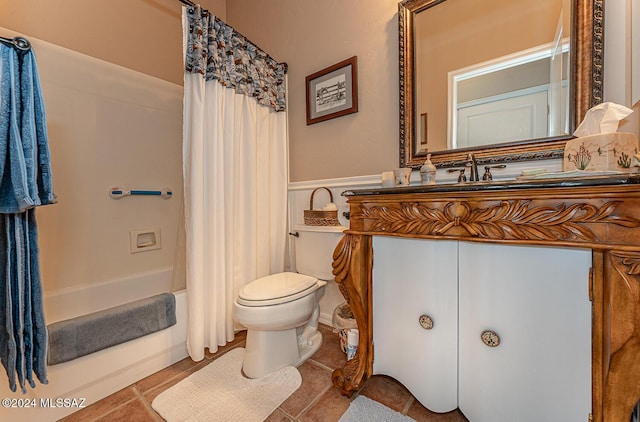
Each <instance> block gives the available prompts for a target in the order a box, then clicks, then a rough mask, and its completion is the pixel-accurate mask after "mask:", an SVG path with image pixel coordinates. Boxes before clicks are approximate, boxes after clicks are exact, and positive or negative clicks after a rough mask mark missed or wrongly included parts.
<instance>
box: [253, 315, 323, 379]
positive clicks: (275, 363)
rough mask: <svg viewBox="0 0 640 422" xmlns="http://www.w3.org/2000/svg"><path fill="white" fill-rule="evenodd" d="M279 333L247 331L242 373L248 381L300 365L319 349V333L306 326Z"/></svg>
mask: <svg viewBox="0 0 640 422" xmlns="http://www.w3.org/2000/svg"><path fill="white" fill-rule="evenodd" d="M298 331H299V329H296V328H292V329H288V330H279V331H259V330H258V331H255V330H247V342H246V346H245V351H244V358H243V362H242V371H243V372H244V374H245V375H246V376H247V377H249V378H262V377H263V376H265V375H267V374H269V373H271V372H274V371H277V370H279V369H282V368H284V367H285V366H296V367H297V366H299V365H301V364H302V363H304V362H305V361H306V360H307V359H309V358H310V357H311V356H312V355H313V354H314V353H315V352H317V351H318V349H319V348H320V346H322V333H320V332H319V331H318V330H317V328H315V327H310V326H307V327H306V328H305V329H304V331H303V332H302V333H301V334H300V335H298Z"/></svg>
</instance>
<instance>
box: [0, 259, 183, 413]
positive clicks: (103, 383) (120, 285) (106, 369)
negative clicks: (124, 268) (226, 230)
mask: <svg viewBox="0 0 640 422" xmlns="http://www.w3.org/2000/svg"><path fill="white" fill-rule="evenodd" d="M171 277H172V269H171V268H166V269H163V270H160V271H154V272H149V273H144V274H140V275H136V276H135V277H128V278H123V279H118V280H114V281H110V282H106V283H100V284H96V285H94V286H90V287H84V288H71V289H65V290H63V291H59V292H55V293H53V294H45V298H44V307H45V316H46V322H47V324H51V323H53V322H57V321H61V320H65V319H70V318H74V317H77V316H81V315H85V314H87V313H91V312H95V311H99V310H103V309H107V308H110V307H113V306H117V305H121V304H124V303H128V302H132V301H135V300H138V299H143V298H145V297H149V296H153V295H155V294H159V293H164V292H168V291H170V288H171ZM173 294H174V295H175V297H176V320H177V323H176V325H174V326H172V327H169V328H167V329H165V330H162V331H158V332H156V333H153V334H149V335H147V336H144V337H141V338H138V339H135V340H132V341H129V342H127V343H123V344H119V345H117V346H113V347H110V348H108V349H104V350H101V351H99V352H96V353H92V354H90V355H87V356H83V357H80V358H78V359H75V360H72V361H69V362H65V363H61V364H58V365H53V366H49V367H47V375H48V379H49V384H47V385H42V384H40V383H39V382H38V381H37V380H36V388H33V389H32V388H30V387H27V394H22V393H21V392H20V390H19V388H18V391H17V392H15V393H13V392H11V390H9V387H8V381H7V377H6V373H5V372H4V370H0V372H1V375H0V392H1V393H0V398H11V399H16V400H15V401H14V403H13V404H15V405H21V406H22V408H6V407H4V406H2V407H0V420H11V421H16V422H18V421H25V422H27V421H50V420H58V419H60V418H62V417H64V416H66V415H68V414H71V413H73V412H75V411H77V410H79V408H78V407H77V406H80V405H82V406H84V407H86V406H88V405H90V404H91V403H94V402H96V401H98V400H100V399H102V398H104V397H106V396H108V395H110V394H112V393H114V392H116V391H118V390H120V389H122V388H124V387H127V386H128V385H130V384H132V383H133V382H135V381H138V380H139V379H141V378H144V377H146V376H148V375H151V374H153V373H154V372H157V371H159V370H161V369H163V368H166V367H167V366H169V365H172V364H173V363H175V362H177V361H179V360H181V359H183V358H185V357H186V356H187V355H188V354H187V347H186V338H187V309H186V308H187V300H186V291H185V290H181V291H177V292H173ZM49 399H50V400H49ZM56 399H67V400H62V401H61V402H59V403H60V404H61V405H60V406H59V407H58V406H57V404H58V402H56ZM17 401H21V403H20V402H17ZM26 406H28V407H29V408H25V407H26Z"/></svg>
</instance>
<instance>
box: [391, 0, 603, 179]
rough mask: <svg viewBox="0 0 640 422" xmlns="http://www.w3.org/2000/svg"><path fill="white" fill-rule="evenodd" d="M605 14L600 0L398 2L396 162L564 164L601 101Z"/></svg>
mask: <svg viewBox="0 0 640 422" xmlns="http://www.w3.org/2000/svg"><path fill="white" fill-rule="evenodd" d="M603 14H604V11H603V1H602V0H540V2H532V1H531V0H485V1H482V2H478V1H475V0H449V1H447V0H404V1H401V2H400V3H399V4H398V23H399V40H400V43H399V45H400V49H399V56H400V166H401V167H413V168H419V167H420V166H421V165H422V164H423V163H424V161H425V159H426V155H427V153H430V154H431V160H432V161H433V162H434V164H436V166H438V167H452V166H459V165H461V164H462V163H463V161H464V160H465V158H466V156H467V154H468V153H469V152H473V153H474V154H475V155H476V158H477V160H478V162H479V163H480V164H491V163H499V162H513V161H528V160H541V159H551V158H562V156H563V149H564V144H565V143H566V141H567V140H568V139H570V138H571V137H572V135H571V134H572V133H573V131H574V129H575V127H576V126H577V123H579V122H580V121H581V120H582V117H583V116H584V114H585V112H586V111H587V110H588V109H589V108H590V107H592V106H593V105H596V104H598V103H600V102H602V66H603V30H604V22H603ZM525 75H528V76H526V77H525ZM479 116H480V117H479Z"/></svg>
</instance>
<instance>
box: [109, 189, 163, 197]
mask: <svg viewBox="0 0 640 422" xmlns="http://www.w3.org/2000/svg"><path fill="white" fill-rule="evenodd" d="M131 195H146V196H159V197H161V198H163V199H169V198H171V196H172V195H173V192H171V189H169V188H163V189H161V190H124V189H122V188H119V187H113V188H111V189H109V196H110V197H111V198H113V199H121V198H124V197H125V196H131Z"/></svg>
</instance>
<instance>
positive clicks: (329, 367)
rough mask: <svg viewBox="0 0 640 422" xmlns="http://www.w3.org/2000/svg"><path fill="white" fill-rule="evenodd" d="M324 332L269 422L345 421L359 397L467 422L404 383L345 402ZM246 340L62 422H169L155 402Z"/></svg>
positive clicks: (384, 384) (336, 355)
mask: <svg viewBox="0 0 640 422" xmlns="http://www.w3.org/2000/svg"><path fill="white" fill-rule="evenodd" d="M320 330H321V331H322V334H323V336H324V343H323V345H322V348H321V349H320V350H319V351H318V352H317V353H316V354H315V355H314V356H312V357H311V359H309V360H307V361H306V362H305V363H304V364H302V365H301V366H300V367H299V368H298V369H299V371H300V374H301V375H302V385H301V386H300V388H299V389H298V390H297V391H296V392H294V393H293V394H292V395H291V396H290V397H289V398H288V399H287V400H285V401H284V402H283V403H282V404H281V405H280V407H279V408H278V409H276V410H275V411H274V412H273V413H272V414H271V416H269V418H267V422H292V421H318V422H335V421H337V420H338V419H340V416H341V415H342V414H343V413H344V412H345V411H346V410H347V408H348V407H349V403H350V401H351V400H353V399H354V398H355V397H356V396H357V394H362V395H364V396H367V397H368V398H370V399H373V400H377V401H378V402H380V403H382V404H384V405H386V406H388V407H390V408H392V409H394V410H396V411H398V412H400V413H402V414H405V415H408V416H410V417H412V418H413V419H415V420H416V421H429V422H431V421H433V422H467V419H466V418H465V417H464V415H463V414H462V413H461V412H460V411H458V410H455V411H453V412H449V413H446V414H436V413H433V412H430V411H429V410H427V409H425V408H424V407H423V406H422V405H421V404H420V403H419V402H418V401H417V400H415V399H414V397H413V396H412V395H411V393H410V392H409V391H408V390H407V389H406V388H405V387H404V386H402V384H400V383H398V382H397V381H395V380H394V379H393V378H390V377H386V376H380V375H376V376H374V377H371V378H370V379H369V380H368V381H367V382H366V383H365V385H364V386H363V387H362V389H361V390H360V392H359V393H356V394H354V395H353V396H352V397H351V398H346V397H343V396H342V395H341V394H340V392H339V391H338V390H337V389H336V388H334V387H333V385H332V384H331V373H332V372H333V370H334V369H336V368H338V367H340V366H343V365H344V363H345V362H346V357H345V354H344V353H342V351H341V350H340V344H339V338H338V335H337V334H335V333H333V332H332V329H331V327H328V326H326V325H320ZM245 337H246V336H245V332H241V333H239V334H238V335H237V336H236V338H235V339H234V341H233V342H231V343H229V344H227V345H226V346H225V347H222V348H219V349H218V352H217V353H215V354H207V356H206V358H205V359H203V360H202V361H201V362H193V361H192V360H191V359H190V358H185V359H183V360H181V361H180V362H177V363H175V364H173V365H172V366H170V367H168V368H165V369H163V370H161V371H159V372H156V373H155V374H153V375H150V376H148V377H146V378H144V379H142V380H140V381H138V382H136V383H134V384H132V385H130V386H129V387H126V388H124V389H122V390H120V391H118V392H116V393H114V394H112V395H110V396H109V397H106V398H104V399H102V400H100V401H99V402H97V403H94V404H93V405H91V406H88V407H86V408H84V409H82V410H80V411H78V412H76V413H74V414H71V415H69V416H67V417H65V418H64V419H62V420H61V421H62V422H77V421H81V422H106V421H127V422H147V421H149V422H162V421H164V419H163V418H162V417H161V416H160V415H158V414H157V413H156V412H155V411H154V410H153V409H152V408H151V402H152V401H153V399H154V398H155V397H156V396H157V395H158V394H160V393H161V392H163V391H164V390H166V389H167V388H169V387H171V386H172V385H174V384H176V383H178V382H179V381H180V380H182V379H184V378H186V377H187V376H189V375H190V374H192V373H193V372H195V371H197V370H198V369H200V368H202V367H203V366H205V365H207V364H209V363H211V362H212V361H213V360H215V359H216V358H218V357H220V356H222V355H223V354H224V353H226V352H228V351H229V350H231V349H233V348H235V347H243V346H244V342H245Z"/></svg>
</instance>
